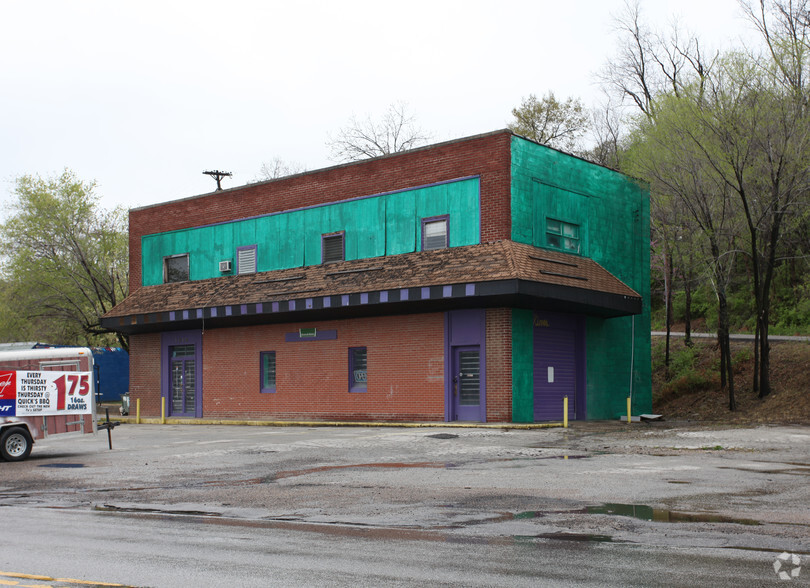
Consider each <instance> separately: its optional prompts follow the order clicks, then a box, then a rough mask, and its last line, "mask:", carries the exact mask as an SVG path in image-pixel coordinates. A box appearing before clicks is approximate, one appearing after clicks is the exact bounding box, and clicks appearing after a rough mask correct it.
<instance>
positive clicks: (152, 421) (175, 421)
mask: <svg viewBox="0 0 810 588" xmlns="http://www.w3.org/2000/svg"><path fill="white" fill-rule="evenodd" d="M110 420H111V421H118V422H119V423H127V424H138V423H137V422H136V421H137V419H136V417H133V416H116V417H115V418H112V417H111V418H110ZM98 422H99V424H101V423H102V422H106V417H103V416H102V415H99V420H98ZM140 424H142V425H160V424H165V425H241V426H249V427H389V428H394V427H400V428H403V429H408V428H411V429H413V428H451V429H521V430H529V429H551V428H557V427H562V426H563V424H562V423H561V422H550V423H446V422H436V423H388V422H359V421H346V422H343V421H262V420H241V419H190V418H182V419H179V418H170V417H167V418H166V419H165V421H164V422H161V419H160V418H159V417H146V418H144V417H141V422H140Z"/></svg>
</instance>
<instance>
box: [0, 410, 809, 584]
mask: <svg viewBox="0 0 810 588" xmlns="http://www.w3.org/2000/svg"><path fill="white" fill-rule="evenodd" d="M112 436H113V449H112V450H111V451H110V450H108V449H107V439H106V433H103V434H99V436H97V437H94V436H91V435H86V436H84V437H77V438H72V439H56V438H54V439H47V440H45V441H42V442H38V443H37V444H36V446H35V447H34V451H33V453H32V456H31V458H30V459H29V460H28V461H26V462H22V463H2V464H0V472H2V482H0V506H4V507H12V508H13V507H15V506H25V507H26V508H32V507H36V508H39V507H45V508H74V509H76V508H78V509H92V510H93V511H95V512H106V513H119V514H125V513H129V514H142V515H161V516H178V517H183V516H187V517H209V518H218V519H223V518H227V519H228V520H232V521H264V522H275V523H283V524H285V525H289V526H291V527H292V528H295V525H301V526H302V527H301V528H305V526H313V525H314V526H318V525H329V526H330V529H332V530H333V531H332V532H338V531H336V529H346V530H347V533H348V532H350V531H351V530H353V529H357V528H363V529H365V530H378V531H379V532H381V533H383V532H384V533H385V536H386V537H387V538H388V539H391V538H397V537H399V538H401V539H413V538H414V537H415V536H416V535H418V534H419V533H436V532H440V533H442V534H443V535H446V536H449V537H455V538H457V539H459V540H463V539H465V538H466V539H472V538H479V539H480V538H488V540H497V539H498V538H504V537H510V538H515V537H524V538H531V539H532V540H542V541H552V542H553V541H562V542H566V543H569V544H582V545H586V544H594V543H631V544H634V545H643V546H646V547H649V548H653V549H682V550H689V549H697V548H700V549H714V550H725V551H726V552H732V551H733V552H734V553H735V557H744V558H747V560H750V561H751V562H756V565H757V566H760V567H762V568H763V569H765V570H768V573H770V574H773V572H772V571H770V566H771V564H772V563H773V561H774V558H775V557H776V556H778V555H779V554H782V553H790V554H795V555H796V556H797V557H800V558H802V559H803V560H807V559H809V558H810V509H808V508H807V505H808V504H810V484H808V476H810V429H808V428H806V427H777V426H768V427H757V428H731V427H696V426H679V425H674V424H670V423H654V424H645V423H633V424H631V425H626V424H623V423H618V422H601V423H573V424H572V427H571V428H569V429H562V428H555V429H541V430H513V429H509V428H504V429H476V428H469V429H457V428H446V427H435V428H371V427H368V428H366V427H350V428H349V427H306V428H305V427H259V426H224V425H219V426H194V425H133V424H126V425H122V426H120V427H118V428H116V429H115V430H114V431H113V434H112ZM795 580H796V581H799V579H798V578H797V579H795Z"/></svg>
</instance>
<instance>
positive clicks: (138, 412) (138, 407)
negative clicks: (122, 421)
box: [135, 398, 141, 425]
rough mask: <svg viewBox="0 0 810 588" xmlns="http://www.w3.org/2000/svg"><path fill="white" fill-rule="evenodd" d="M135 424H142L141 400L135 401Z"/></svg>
mask: <svg viewBox="0 0 810 588" xmlns="http://www.w3.org/2000/svg"><path fill="white" fill-rule="evenodd" d="M135 424H136V425H140V424H141V399H140V398H138V399H137V400H135Z"/></svg>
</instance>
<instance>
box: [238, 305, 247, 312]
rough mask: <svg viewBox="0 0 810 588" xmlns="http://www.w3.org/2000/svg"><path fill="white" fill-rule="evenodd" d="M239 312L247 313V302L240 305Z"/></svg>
mask: <svg viewBox="0 0 810 588" xmlns="http://www.w3.org/2000/svg"><path fill="white" fill-rule="evenodd" d="M239 314H247V304H242V305H240V306H239Z"/></svg>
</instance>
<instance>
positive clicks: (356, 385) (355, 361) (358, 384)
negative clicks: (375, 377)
mask: <svg viewBox="0 0 810 588" xmlns="http://www.w3.org/2000/svg"><path fill="white" fill-rule="evenodd" d="M367 373H368V371H367V370H366V348H365V347H352V348H350V349H349V392H365V391H366V382H367V378H366V375H367Z"/></svg>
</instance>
